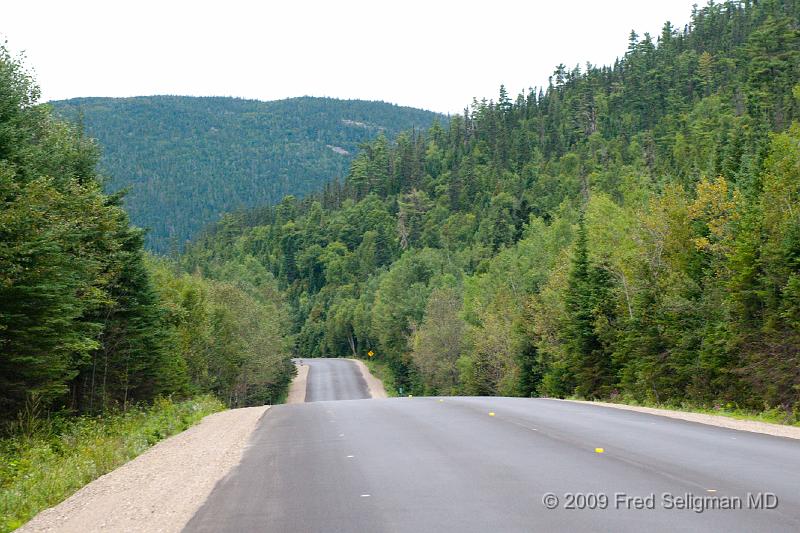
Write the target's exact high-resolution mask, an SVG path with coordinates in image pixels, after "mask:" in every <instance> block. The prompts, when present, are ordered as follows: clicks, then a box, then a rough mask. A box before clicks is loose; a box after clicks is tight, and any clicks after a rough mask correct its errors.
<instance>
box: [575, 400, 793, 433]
mask: <svg viewBox="0 0 800 533" xmlns="http://www.w3.org/2000/svg"><path fill="white" fill-rule="evenodd" d="M570 399H571V400H584V398H570ZM601 401H604V402H607V403H617V404H620V405H630V406H634V407H649V408H652V409H666V410H669V411H681V412H684V413H698V414H703V415H717V416H726V417H728V418H734V419H736V420H751V421H754V422H766V423H769V424H779V425H783V426H794V427H800V419H799V418H798V413H795V412H787V411H786V410H784V409H779V408H772V409H765V410H764V411H754V410H748V409H742V408H739V407H737V406H735V405H733V404H725V405H722V404H717V405H714V406H713V407H708V406H701V405H695V404H692V403H689V402H681V403H654V402H637V401H635V400H620V399H615V400H601Z"/></svg>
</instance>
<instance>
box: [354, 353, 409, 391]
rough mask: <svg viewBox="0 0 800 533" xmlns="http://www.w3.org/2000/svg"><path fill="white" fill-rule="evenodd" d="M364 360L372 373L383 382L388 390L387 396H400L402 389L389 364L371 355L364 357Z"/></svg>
mask: <svg viewBox="0 0 800 533" xmlns="http://www.w3.org/2000/svg"><path fill="white" fill-rule="evenodd" d="M362 361H363V362H364V364H365V365H367V368H368V369H369V371H370V373H371V374H372V375H373V376H375V377H376V378H378V379H379V380H381V382H382V383H383V388H384V390H385V391H386V396H388V397H389V398H395V397H397V396H400V391H399V389H398V388H397V384H396V383H395V381H394V374H392V370H391V368H389V365H387V364H386V363H383V362H380V361H376V360H374V359H372V358H371V357H370V358H368V359H362Z"/></svg>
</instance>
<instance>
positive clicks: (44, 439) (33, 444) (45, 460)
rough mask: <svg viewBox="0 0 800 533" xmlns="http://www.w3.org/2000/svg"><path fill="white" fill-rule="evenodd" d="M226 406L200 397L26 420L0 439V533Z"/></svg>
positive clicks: (215, 400) (9, 529)
mask: <svg viewBox="0 0 800 533" xmlns="http://www.w3.org/2000/svg"><path fill="white" fill-rule="evenodd" d="M224 408H225V406H224V405H223V404H222V403H221V402H219V400H217V399H216V398H213V397H211V396H201V397H198V398H195V399H193V400H187V401H183V402H174V401H172V400H169V399H159V400H156V402H155V403H154V405H152V406H150V407H142V408H134V409H130V410H128V411H127V412H125V413H117V414H113V415H106V416H102V417H55V418H50V419H36V418H29V419H27V420H22V421H21V423H19V424H17V425H16V427H15V430H16V431H15V436H13V437H9V438H5V439H2V440H0V532H2V533H5V532H7V531H12V530H14V529H16V528H17V527H19V526H21V525H22V524H24V523H25V522H27V521H28V520H30V519H31V518H33V516H35V515H36V513H38V512H39V511H41V510H43V509H46V508H48V507H52V506H53V505H56V504H57V503H59V502H61V501H63V500H64V499H66V498H67V497H69V496H70V495H71V494H73V493H74V492H75V491H77V490H78V489H80V488H81V487H83V486H84V485H86V484H87V483H89V482H90V481H92V480H94V479H96V478H98V477H100V476H102V475H103V474H105V473H107V472H110V471H111V470H113V469H115V468H116V467H118V466H120V465H122V464H123V463H126V462H127V461H129V460H131V459H133V458H134V457H136V456H137V455H139V454H140V453H142V452H144V451H145V450H147V449H148V448H150V447H151V446H152V445H153V444H155V443H156V442H158V441H160V440H162V439H164V438H166V437H169V436H170V435H174V434H176V433H179V432H181V431H183V430H184V429H186V428H188V427H190V426H192V425H194V424H196V423H197V422H199V421H200V420H201V419H202V418H203V417H204V416H206V415H208V414H210V413H214V412H217V411H221V410H223V409H224Z"/></svg>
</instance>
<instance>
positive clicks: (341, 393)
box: [302, 359, 370, 402]
mask: <svg viewBox="0 0 800 533" xmlns="http://www.w3.org/2000/svg"><path fill="white" fill-rule="evenodd" d="M302 361H303V364H306V365H308V366H309V370H308V378H307V381H306V402H321V401H328V400H362V399H365V398H370V394H369V388H368V387H367V383H366V381H364V378H363V376H362V375H361V371H360V370H359V369H358V367H357V366H356V364H355V363H354V362H353V361H349V360H347V359H303V360H302Z"/></svg>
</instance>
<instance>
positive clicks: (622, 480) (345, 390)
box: [186, 359, 800, 533]
mask: <svg viewBox="0 0 800 533" xmlns="http://www.w3.org/2000/svg"><path fill="white" fill-rule="evenodd" d="M304 362H305V363H307V364H309V365H310V366H311V368H310V372H309V375H308V383H307V389H306V402H307V403H301V404H294V405H279V406H276V407H273V408H272V409H270V410H269V411H268V412H267V413H266V414H265V415H264V416H263V418H262V419H261V420H260V422H259V425H258V427H257V428H256V430H255V431H254V433H253V434H252V436H251V441H250V444H249V446H248V447H247V449H246V450H245V452H244V455H243V458H242V461H241V463H240V464H239V466H238V467H236V468H235V469H234V470H232V471H231V472H230V474H229V475H228V476H227V477H225V478H224V479H223V480H222V481H220V482H219V483H218V484H217V486H216V487H215V489H214V490H213V492H212V493H211V495H210V497H209V498H208V500H207V501H206V502H205V504H204V505H203V506H202V507H201V508H200V510H199V511H198V512H197V513H196V514H195V516H194V518H193V519H192V520H191V521H190V522H189V523H188V525H187V526H186V531H189V532H220V531H231V532H233V531H237V532H240V531H245V532H249V531H253V532H256V531H277V532H370V533H374V532H382V531H386V532H401V531H402V532H486V531H488V532H506V531H514V532H516V531H519V532H523V531H636V532H639V531H648V532H651V531H771V532H772V531H800V490H798V488H799V487H800V481H799V480H800V442H798V441H797V440H792V439H788V438H781V437H774V436H769V435H763V434H757V433H749V432H744V431H736V430H731V429H725V428H719V427H714V426H707V425H702V424H696V423H692V422H686V421H682V420H675V419H670V418H664V417H659V416H654V415H650V414H644V413H638V412H632V411H623V410H617V409H613V408H608V407H601V406H595V405H585V404H578V403H571V402H563V401H558V400H546V399H524V398H417V397H414V398H391V399H384V400H372V399H364V398H369V392H368V391H367V389H366V388H365V386H364V384H363V379H362V378H361V376H360V374H359V370H358V367H356V366H355V364H354V363H352V362H350V361H347V360H322V359H306V360H304ZM773 495H774V496H773ZM775 498H777V506H776V507H775V508H773V509H763V508H761V509H756V508H752V507H754V506H757V505H758V504H759V503H760V504H761V505H762V506H766V507H774V506H775V504H776V500H775ZM604 502H605V503H604ZM725 502H727V503H725ZM736 502H740V503H741V507H742V508H741V509H734V510H729V509H718V508H717V509H713V508H710V507H721V506H737V505H738V504H737V503H736ZM570 504H571V505H570ZM548 506H549V507H553V508H552V509H549V508H548ZM570 506H571V507H575V508H568V507H570ZM670 507H672V508H670ZM677 507H683V508H677ZM687 507H689V508H687Z"/></svg>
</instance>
